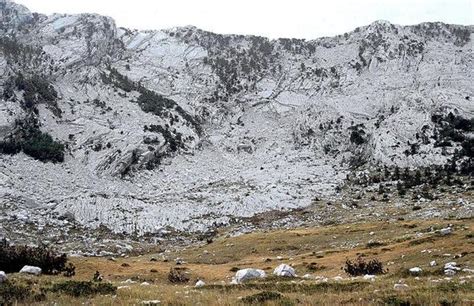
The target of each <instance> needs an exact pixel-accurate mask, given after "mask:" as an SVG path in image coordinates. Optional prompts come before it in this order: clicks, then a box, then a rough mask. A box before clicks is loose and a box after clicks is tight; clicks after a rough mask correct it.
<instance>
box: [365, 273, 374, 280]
mask: <svg viewBox="0 0 474 306" xmlns="http://www.w3.org/2000/svg"><path fill="white" fill-rule="evenodd" d="M364 279H365V280H369V281H371V282H374V281H375V275H370V274H366V275H364Z"/></svg>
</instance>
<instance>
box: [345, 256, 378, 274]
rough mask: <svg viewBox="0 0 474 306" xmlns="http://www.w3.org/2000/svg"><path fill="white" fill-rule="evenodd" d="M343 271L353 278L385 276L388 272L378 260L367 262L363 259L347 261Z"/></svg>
mask: <svg viewBox="0 0 474 306" xmlns="http://www.w3.org/2000/svg"><path fill="white" fill-rule="evenodd" d="M343 269H344V272H346V273H347V274H349V275H351V276H361V275H367V274H369V275H375V274H384V273H385V272H386V271H385V270H384V269H383V264H382V262H381V261H379V260H378V259H372V260H371V261H368V262H366V261H365V260H364V259H363V258H362V257H359V258H357V260H355V261H351V260H349V259H348V260H346V265H345V266H344V268H343Z"/></svg>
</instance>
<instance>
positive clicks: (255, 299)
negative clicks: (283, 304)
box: [242, 291, 283, 304]
mask: <svg viewBox="0 0 474 306" xmlns="http://www.w3.org/2000/svg"><path fill="white" fill-rule="evenodd" d="M282 297H283V296H282V295H281V294H280V293H278V292H273V291H263V292H260V293H256V294H252V295H249V296H246V297H244V298H243V299H242V302H244V303H246V304H262V303H265V302H267V301H277V300H280V299H281V298H282Z"/></svg>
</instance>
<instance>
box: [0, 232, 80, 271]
mask: <svg viewBox="0 0 474 306" xmlns="http://www.w3.org/2000/svg"><path fill="white" fill-rule="evenodd" d="M66 263H67V256H66V254H57V253H55V252H54V251H53V250H51V249H49V248H47V247H45V246H39V247H28V246H12V245H10V244H9V243H8V242H7V241H6V240H5V239H4V240H2V241H0V270H1V271H5V272H6V273H14V272H18V271H20V270H21V268H23V267H24V266H25V265H30V266H37V267H40V268H41V269H42V271H43V273H45V274H58V273H60V272H62V271H67V270H66ZM71 266H72V264H69V269H70V267H71Z"/></svg>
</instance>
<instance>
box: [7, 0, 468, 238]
mask: <svg viewBox="0 0 474 306" xmlns="http://www.w3.org/2000/svg"><path fill="white" fill-rule="evenodd" d="M0 7H1V8H2V9H1V10H0V12H1V13H0V14H1V15H0V34H1V36H0V94H1V96H0V99H1V100H0V141H4V140H8V139H18V138H20V137H21V136H22V135H24V133H25V129H26V127H31V126H34V127H35V128H37V129H39V130H40V131H41V132H43V133H47V134H49V135H51V137H52V138H53V139H54V140H56V141H58V142H60V143H62V144H63V145H64V146H65V148H64V162H62V163H45V162H41V161H38V160H35V159H34V158H32V157H30V156H27V155H25V154H24V153H23V152H19V153H18V154H16V155H8V154H7V155H5V154H2V155H0V169H1V171H0V207H5V209H6V212H5V213H4V214H2V217H0V221H2V223H3V222H4V221H5V222H7V221H8V222H12V224H13V222H16V223H15V224H17V222H23V223H24V224H26V223H27V222H28V223H33V224H35V225H36V226H37V227H38V228H44V227H45V226H46V225H47V226H50V225H51V226H53V227H55V228H58V229H66V228H68V227H69V226H73V225H72V224H73V223H74V226H82V227H85V228H87V229H96V228H98V227H107V228H109V229H110V230H111V231H112V232H115V233H123V232H124V233H132V232H133V233H137V234H144V233H147V232H151V233H155V232H158V231H159V230H161V229H163V228H166V227H168V226H169V227H171V228H173V229H176V230H186V231H191V232H196V231H206V230H208V229H209V228H211V227H214V226H219V225H226V224H229V222H230V221H231V220H232V219H233V218H234V217H251V216H253V215H255V214H257V213H262V212H266V211H269V210H287V209H292V208H300V207H304V206H308V205H310V203H311V201H312V199H314V198H315V197H318V198H331V197H332V198H335V197H337V196H338V195H337V187H338V186H339V185H341V184H342V182H343V181H344V179H345V178H346V177H347V175H348V174H349V173H350V172H351V167H352V166H353V165H366V166H370V165H398V166H400V167H414V166H427V165H442V164H444V163H446V161H447V160H448V159H449V158H450V156H452V155H453V154H454V152H455V151H456V150H460V149H461V143H459V142H453V143H452V146H451V147H440V146H437V145H435V144H436V140H435V138H436V137H437V135H438V134H439V129H440V126H439V124H438V123H436V122H437V121H436V120H433V118H436V115H437V114H445V115H447V114H449V113H452V114H453V116H459V117H462V118H466V119H470V118H472V117H473V113H474V103H473V102H472V101H473V99H474V92H473V87H472V79H473V72H474V69H473V68H474V67H473V66H474V55H473V54H474V53H473V52H472V40H471V38H472V33H473V27H472V26H458V25H448V24H443V23H423V24H419V25H415V26H400V25H394V24H390V23H388V22H381V21H378V22H375V23H373V24H370V25H368V26H364V27H360V28H357V29H356V30H354V31H352V32H350V33H346V34H344V35H340V36H336V37H328V38H320V39H316V40H311V41H304V40H298V39H278V40H269V39H266V38H262V37H255V36H242V35H219V34H214V33H210V32H206V31H202V30H200V29H197V28H194V27H184V28H174V29H167V30H159V31H134V30H129V29H124V28H118V27H117V26H116V24H115V22H114V21H113V20H112V19H110V18H108V17H103V16H99V15H94V14H82V15H64V14H54V15H51V16H44V15H41V14H34V13H31V12H29V11H28V9H27V8H25V7H23V6H21V5H18V4H15V3H14V2H12V1H9V0H0ZM433 116H435V117H433ZM471 136H472V135H471ZM466 137H467V136H466ZM65 213H68V214H70V215H71V218H68V219H67V220H66V219H62V218H59V217H60V216H63V215H64V214H65ZM3 216H4V217H3ZM70 220H73V222H71V221H70ZM25 228H27V227H26V226H25ZM28 228H30V227H29V226H28ZM35 232H36V230H35Z"/></svg>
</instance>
